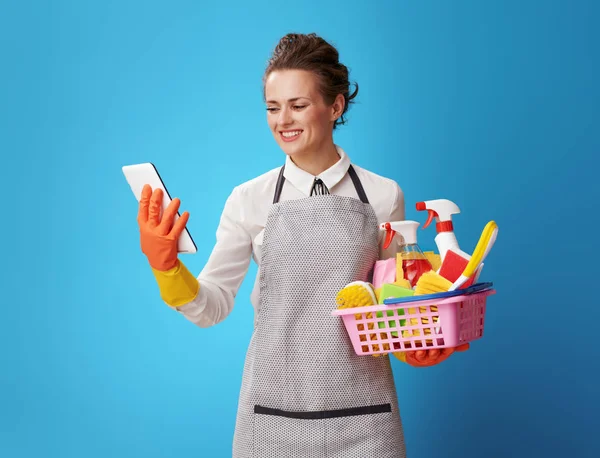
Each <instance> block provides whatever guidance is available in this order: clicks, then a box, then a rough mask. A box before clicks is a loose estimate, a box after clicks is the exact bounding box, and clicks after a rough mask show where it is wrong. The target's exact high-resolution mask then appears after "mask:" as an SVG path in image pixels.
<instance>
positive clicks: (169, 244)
mask: <svg viewBox="0 0 600 458" xmlns="http://www.w3.org/2000/svg"><path fill="white" fill-rule="evenodd" d="M162 201H163V191H162V189H158V188H157V189H155V190H154V191H153V190H152V188H151V187H150V185H145V186H144V188H143V189H142V196H141V199H140V205H139V210H138V218H137V221H138V225H139V228H140V242H141V246H142V252H143V253H144V254H145V255H146V257H147V258H148V262H149V263H150V266H152V268H154V269H156V270H159V271H167V270H170V269H172V268H173V267H175V266H177V264H178V262H179V259H178V258H177V253H178V251H177V241H178V240H179V236H180V235H181V233H182V232H183V230H184V229H185V225H186V224H187V221H188V219H189V216H190V215H189V213H188V212H184V213H183V214H182V215H181V217H180V218H178V219H177V221H174V219H175V216H176V215H177V211H178V210H179V205H180V201H179V199H177V198H175V199H173V200H172V201H171V203H170V204H169V205H168V206H167V208H166V209H165V211H164V213H163V215H162V217H161V214H160V213H161V208H162Z"/></svg>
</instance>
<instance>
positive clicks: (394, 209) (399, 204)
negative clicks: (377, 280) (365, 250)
mask: <svg viewBox="0 0 600 458" xmlns="http://www.w3.org/2000/svg"><path fill="white" fill-rule="evenodd" d="M394 184H395V186H394V188H395V190H394V200H393V201H392V206H391V207H390V216H389V218H388V221H404V219H405V204H404V192H403V191H402V189H401V188H400V186H398V184H397V183H394ZM384 240H385V237H382V240H381V245H380V246H379V249H380V254H379V259H389V258H392V257H396V252H397V246H396V244H395V243H391V244H390V246H389V247H387V249H384V248H383V241H384Z"/></svg>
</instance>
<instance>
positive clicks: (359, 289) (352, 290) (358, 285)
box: [335, 281, 377, 309]
mask: <svg viewBox="0 0 600 458" xmlns="http://www.w3.org/2000/svg"><path fill="white" fill-rule="evenodd" d="M335 302H336V304H337V305H338V308H340V309H345V308H349V307H365V306H368V305H374V304H377V298H376V297H375V292H374V291H373V285H372V284H371V283H367V282H365V281H355V282H352V283H349V284H347V285H346V286H345V287H344V288H343V289H342V290H341V291H340V292H338V294H337V296H336V298H335Z"/></svg>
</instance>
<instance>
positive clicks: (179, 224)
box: [170, 212, 190, 239]
mask: <svg viewBox="0 0 600 458" xmlns="http://www.w3.org/2000/svg"><path fill="white" fill-rule="evenodd" d="M189 219H190V214H189V213H188V212H183V214H182V215H181V216H180V217H179V218H178V219H177V221H175V224H173V229H171V233H170V236H171V237H173V238H175V239H178V238H179V236H180V235H181V233H182V232H183V230H184V229H185V225H186V224H187V222H188V220H189Z"/></svg>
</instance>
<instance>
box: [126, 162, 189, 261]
mask: <svg viewBox="0 0 600 458" xmlns="http://www.w3.org/2000/svg"><path fill="white" fill-rule="evenodd" d="M123 173H124V174H125V178H126V179H127V182H128V183H129V186H130V187H131V190H132V191H133V195H134V196H135V198H136V199H137V201H138V203H139V201H140V199H141V197H142V189H143V188H144V185H146V184H149V185H150V186H151V187H152V189H153V190H154V189H156V188H160V189H162V190H163V202H162V211H163V212H164V211H165V209H166V208H167V206H168V205H169V203H170V202H171V195H170V194H169V191H167V187H166V186H165V184H164V182H163V180H162V179H161V177H160V175H159V173H158V170H157V169H156V167H155V166H154V164H152V163H150V162H146V163H143V164H133V165H126V166H124V167H123ZM180 216H181V215H180V214H179V212H177V215H175V221H177V219H178V218H179V217H180ZM177 251H178V252H179V253H196V252H197V251H198V249H197V247H196V244H195V243H194V240H193V239H192V236H191V234H190V232H189V231H188V229H187V227H186V228H185V229H184V230H183V232H182V233H181V235H180V237H179V240H178V241H177Z"/></svg>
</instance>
